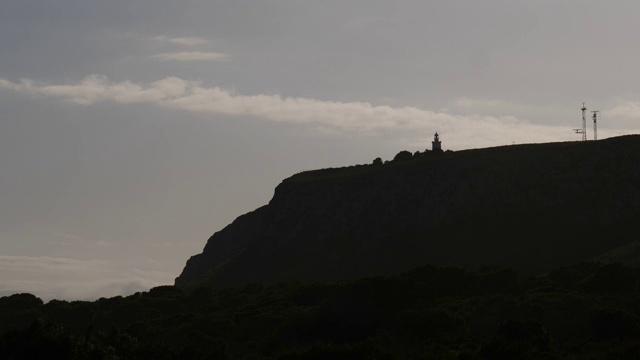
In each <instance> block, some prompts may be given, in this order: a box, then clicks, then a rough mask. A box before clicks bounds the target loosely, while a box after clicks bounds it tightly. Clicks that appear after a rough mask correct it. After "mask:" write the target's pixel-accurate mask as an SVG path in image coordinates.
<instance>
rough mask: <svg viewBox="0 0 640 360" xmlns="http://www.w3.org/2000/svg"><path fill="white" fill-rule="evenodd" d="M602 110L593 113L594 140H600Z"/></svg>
mask: <svg viewBox="0 0 640 360" xmlns="http://www.w3.org/2000/svg"><path fill="white" fill-rule="evenodd" d="M599 112H600V110H596V111H592V113H593V140H598V113H599Z"/></svg>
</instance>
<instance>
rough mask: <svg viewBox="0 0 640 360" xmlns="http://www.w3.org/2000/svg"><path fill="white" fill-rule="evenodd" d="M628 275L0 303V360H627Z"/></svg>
mask: <svg viewBox="0 0 640 360" xmlns="http://www.w3.org/2000/svg"><path fill="white" fill-rule="evenodd" d="M639 278H640V271H638V270H632V269H629V268H626V267H624V266H622V265H616V264H607V265H605V264H598V263H581V264H578V265H575V266H571V267H564V268H560V269H557V270H555V271H552V272H550V273H548V274H547V275H545V276H540V277H529V276H522V275H519V274H517V273H516V272H514V271H511V270H506V269H499V268H483V269H480V270H478V271H469V270H462V269H457V268H438V267H433V266H423V267H419V268H416V269H414V270H412V271H408V272H405V273H402V274H399V275H394V276H387V277H373V278H366V279H361V280H356V281H349V282H336V283H326V284H322V283H281V284H277V285H272V286H262V285H259V284H250V285H247V286H244V287H241V288H227V289H222V290H212V289H210V288H199V289H197V290H194V291H190V292H187V291H184V290H181V289H180V288H176V287H172V286H163V287H158V288H154V289H151V290H150V291H149V292H144V293H136V294H134V295H131V296H127V297H120V296H118V297H113V298H110V299H106V298H101V299H99V300H97V301H93V302H84V301H73V302H67V301H58V300H52V301H49V302H48V303H46V304H44V303H43V302H42V301H41V300H40V299H38V298H37V297H35V296H33V295H30V294H16V295H12V296H9V297H4V298H0V334H1V335H0V358H1V359H41V358H47V359H237V358H245V359H296V358H305V359H327V358H331V359H335V358H338V359H340V358H342V359H398V358H401V359H423V358H434V359H605V358H615V359H635V358H636V357H637V354H638V353H640V301H639V300H640V296H639V295H640V293H639V292H638V290H639V289H638V279H639Z"/></svg>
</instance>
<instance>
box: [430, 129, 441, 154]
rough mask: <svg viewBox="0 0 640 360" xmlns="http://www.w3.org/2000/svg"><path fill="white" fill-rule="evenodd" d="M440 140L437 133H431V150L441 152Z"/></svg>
mask: <svg viewBox="0 0 640 360" xmlns="http://www.w3.org/2000/svg"><path fill="white" fill-rule="evenodd" d="M441 144H442V143H441V142H440V136H439V135H438V133H436V134H435V135H433V141H432V142H431V151H437V152H442V146H441Z"/></svg>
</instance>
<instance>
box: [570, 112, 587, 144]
mask: <svg viewBox="0 0 640 360" xmlns="http://www.w3.org/2000/svg"><path fill="white" fill-rule="evenodd" d="M580 110H582V129H573V131H575V133H576V134H582V141H587V107H586V106H584V103H582V109H580Z"/></svg>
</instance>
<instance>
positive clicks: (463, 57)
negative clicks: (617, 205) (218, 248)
mask: <svg viewBox="0 0 640 360" xmlns="http://www.w3.org/2000/svg"><path fill="white" fill-rule="evenodd" d="M0 8H1V9H2V10H1V11H0V109H1V110H2V111H1V112H0V171H1V176H0V199H1V200H2V201H1V202H0V295H7V294H11V293H15V292H30V293H33V294H36V295H38V296H40V297H42V298H44V299H45V300H48V299H51V298H59V299H69V300H71V299H95V298H97V297H101V296H104V297H109V296H115V295H118V294H123V295H127V294H131V293H133V292H135V291H142V290H148V289H149V288H151V287H153V286H157V285H161V284H172V283H173V279H174V278H175V277H176V276H178V275H179V273H180V271H181V270H182V268H183V266H184V264H185V262H186V260H187V259H188V258H189V256H191V255H194V254H196V253H199V252H201V250H202V248H203V247H204V245H205V243H206V240H207V238H208V237H209V236H210V235H211V234H213V233H214V232H216V231H218V230H221V229H222V228H223V227H224V226H225V225H227V224H229V223H230V222H231V221H232V220H233V219H235V218H236V217H237V216H239V215H241V214H243V213H246V212H248V211H251V210H253V209H255V208H257V207H259V206H261V205H264V204H266V203H267V202H268V201H269V200H270V198H271V197H272V195H273V189H274V188H275V186H277V185H278V183H279V182H280V181H281V180H282V179H284V178H286V177H288V176H291V175H292V174H294V173H296V172H300V171H303V170H310V169H315V168H325V167H338V166H345V165H350V164H359V163H369V162H371V161H372V160H373V159H374V158H376V157H382V158H383V159H385V160H386V159H391V158H392V157H393V156H394V155H395V154H396V153H397V152H399V151H400V150H410V151H412V152H413V151H416V150H424V149H426V148H430V144H431V143H430V142H431V140H432V137H433V134H434V133H435V132H436V131H438V132H439V133H440V135H441V140H442V141H443V148H444V149H451V150H462V149H468V148H478V147H489V146H498V145H505V144H513V143H533V142H554V141H568V140H578V139H579V138H580V137H579V135H576V134H574V133H573V132H572V129H573V128H578V127H580V126H581V113H580V107H581V105H582V102H585V103H586V105H587V108H588V109H589V111H590V110H601V111H602V118H601V120H600V121H599V130H598V137H599V138H606V137H610V136H615V135H620V134H631V133H637V132H638V130H639V129H640V123H639V120H640V91H638V78H639V77H638V75H639V71H638V64H640V47H638V46H637V36H638V34H640V22H639V21H638V14H640V3H639V2H637V1H606V2H605V1H596V0H580V1H577V0H576V1H550V0H536V1H518V0H504V1H501V0H485V1H475V0H473V1H472V0H469V1H457V0H454V1H452V0H442V1H393V2H392V1H386V0H385V1H381V0H353V1H348V0H347V1H345V0H340V1H332V0H323V1H310V0H309V1H305V0H264V1H243V0H233V1H205V0H199V1H196V0H186V1H169V0H153V1H152V0H111V1H103V0H29V1H19V0H0ZM588 129H589V133H588V136H589V139H591V138H592V137H593V133H592V131H591V122H590V121H589V126H588Z"/></svg>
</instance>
